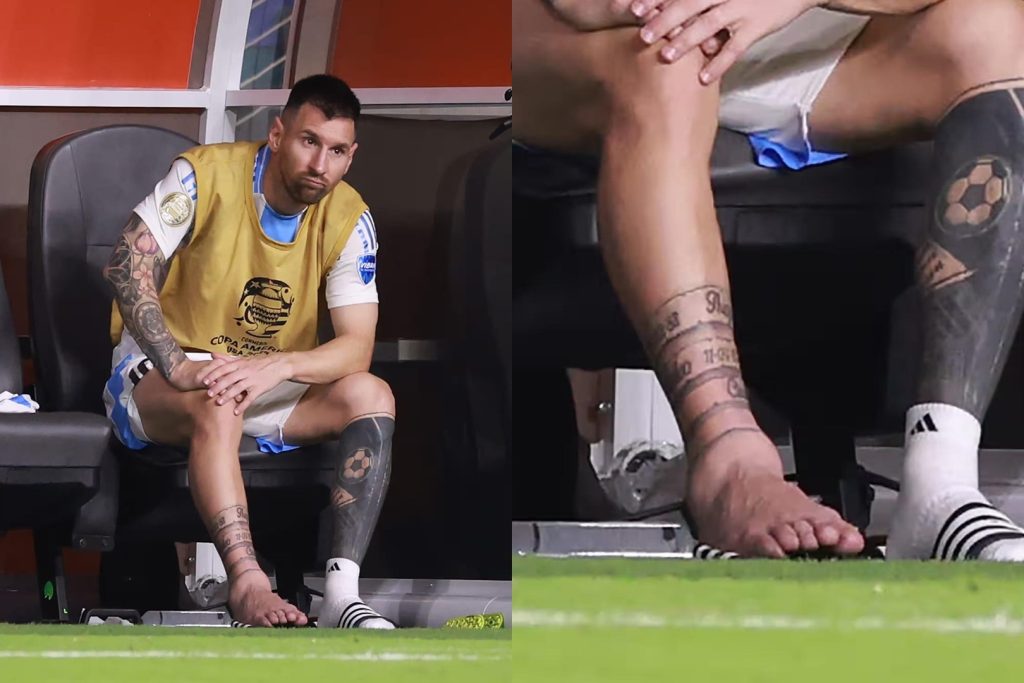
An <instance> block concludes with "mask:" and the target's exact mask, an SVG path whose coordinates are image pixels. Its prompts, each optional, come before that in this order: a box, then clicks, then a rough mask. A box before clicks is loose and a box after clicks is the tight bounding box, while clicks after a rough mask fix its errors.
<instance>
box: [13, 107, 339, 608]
mask: <svg viewBox="0 0 1024 683" xmlns="http://www.w3.org/2000/svg"><path fill="white" fill-rule="evenodd" d="M195 144H196V143H195V142H194V141H192V140H189V139H188V138H186V137H183V136H181V135H178V134H177V133H173V132H170V131H166V130H162V129H159V128H153V127H148V126H137V125H125V126H108V127H104V128H97V129H93V130H87V131H82V132H78V133H73V134H71V135H67V136H65V137H62V138H60V139H57V140H54V141H52V142H50V143H49V144H47V145H46V146H45V147H43V148H42V149H41V150H40V151H39V153H38V155H37V156H36V159H35V162H34V163H33V165H32V177H31V185H30V191H29V207H28V208H29V267H30V273H29V274H30V282H31V292H32V298H31V302H30V306H31V309H30V310H31V315H32V337H33V339H34V341H35V354H36V363H37V373H38V384H37V388H38V395H39V401H40V403H41V404H42V405H44V406H45V407H46V408H47V409H49V410H74V411H84V412H89V413H97V414H103V405H102V392H103V385H104V383H105V382H106V380H107V378H108V373H109V370H110V359H111V343H110V338H109V334H108V330H109V325H110V304H111V300H112V296H113V295H112V290H111V289H110V288H109V286H108V285H107V283H106V282H105V281H104V279H103V276H102V269H103V267H104V265H105V264H106V262H107V259H108V258H109V256H110V253H111V249H112V246H113V245H114V243H115V242H116V241H117V239H118V237H119V236H120V234H121V231H122V229H123V227H124V225H125V224H126V222H127V220H128V218H129V216H130V215H131V211H132V209H133V208H134V206H135V205H136V204H137V203H138V202H139V201H140V200H141V199H142V198H144V197H145V196H146V195H147V194H149V193H150V192H151V191H152V190H153V187H154V185H155V184H156V182H157V180H159V178H161V177H162V176H163V175H164V174H165V173H166V172H167V169H168V168H169V166H170V163H171V161H172V160H173V159H174V158H175V156H177V155H178V154H179V153H181V152H182V151H184V150H186V149H188V148H190V147H192V146H193V145H195ZM112 443H113V449H114V451H115V452H116V454H117V461H118V465H119V470H120V477H121V483H120V488H119V493H118V496H119V497H118V498H116V499H112V502H114V501H116V503H115V504H114V505H112V507H113V509H116V511H117V535H116V540H117V549H116V551H115V552H113V553H107V554H106V555H104V558H103V566H102V569H101V598H102V599H103V601H104V602H105V603H106V604H107V605H108V606H112V607H131V608H139V609H148V608H168V607H170V608H173V607H175V605H176V602H177V584H178V582H179V579H178V574H177V563H176V560H175V556H174V553H173V547H172V545H171V541H188V540H196V541H206V540H208V536H207V533H206V531H205V529H204V527H203V524H202V523H201V521H200V519H199V516H198V514H197V513H196V511H195V509H194V507H193V504H192V499H191V496H190V494H189V490H188V470H187V454H186V452H185V451H183V450H177V449H171V448H163V447H156V446H150V447H149V448H147V449H145V450H143V451H140V452H133V451H129V450H127V449H125V448H123V447H121V446H120V444H119V443H117V442H116V440H112ZM334 447H336V445H335V443H334V442H331V443H325V444H323V445H320V446H316V447H307V448H302V449H299V450H297V451H293V452H290V453H288V454H286V455H267V454H263V453H260V452H259V451H258V449H257V448H256V444H255V441H254V440H252V439H250V438H248V437H244V438H243V442H242V446H241V462H242V479H243V481H244V483H245V487H246V492H247V495H248V500H249V508H250V519H251V521H252V528H253V537H254V542H255V545H256V548H257V551H258V552H260V553H261V554H263V555H264V556H265V557H266V558H267V559H269V560H270V561H271V562H272V563H273V565H274V567H275V569H276V573H277V582H278V590H279V592H280V593H282V595H285V596H286V597H288V598H289V599H291V600H299V599H300V597H302V596H301V593H302V591H301V582H302V571H303V570H304V569H312V568H314V565H315V564H316V548H317V537H318V515H319V513H320V511H321V510H322V509H323V508H324V507H326V505H327V503H328V496H329V490H330V485H331V480H332V478H333V474H334V454H333V453H332V449H333V448H334ZM110 495H111V496H113V495H114V493H110Z"/></svg>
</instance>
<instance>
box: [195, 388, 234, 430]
mask: <svg viewBox="0 0 1024 683" xmlns="http://www.w3.org/2000/svg"><path fill="white" fill-rule="evenodd" d="M186 408H187V414H188V421H189V422H190V423H191V424H190V425H189V427H190V431H192V432H193V433H194V432H213V433H218V434H220V433H230V432H233V431H241V428H242V416H241V415H235V410H234V409H235V403H233V402H232V403H229V404H227V405H217V402H216V401H215V400H214V399H212V398H210V397H209V396H207V395H206V392H204V391H194V392H191V394H190V395H189V397H188V401H187V402H186Z"/></svg>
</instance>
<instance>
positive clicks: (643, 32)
mask: <svg viewBox="0 0 1024 683" xmlns="http://www.w3.org/2000/svg"><path fill="white" fill-rule="evenodd" d="M640 40H642V41H644V42H645V43H647V44H648V45H650V44H651V43H653V42H654V32H653V31H651V30H650V29H648V28H644V29H640Z"/></svg>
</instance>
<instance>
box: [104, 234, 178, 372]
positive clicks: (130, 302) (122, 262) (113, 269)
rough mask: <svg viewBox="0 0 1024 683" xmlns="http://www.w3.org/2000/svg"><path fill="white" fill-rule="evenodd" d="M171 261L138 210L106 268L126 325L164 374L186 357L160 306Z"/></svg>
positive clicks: (107, 277) (107, 276)
mask: <svg viewBox="0 0 1024 683" xmlns="http://www.w3.org/2000/svg"><path fill="white" fill-rule="evenodd" d="M168 270H169V264H168V263H167V260H166V259H165V258H164V256H163V254H162V253H161V251H160V245H159V244H157V241H156V239H155V238H154V237H153V234H152V233H151V232H150V231H149V228H148V227H147V226H146V224H145V223H143V222H142V219H140V218H139V217H138V216H137V215H136V214H132V217H131V220H130V221H129V222H128V225H127V226H125V229H124V231H123V232H122V233H121V237H120V239H119V240H118V242H117V244H115V245H114V251H113V253H112V254H111V256H110V260H109V261H108V262H107V267H106V268H105V269H104V272H103V274H104V277H105V278H106V279H107V282H109V283H110V284H111V286H113V288H114V297H115V300H116V301H117V308H118V311H119V312H120V313H121V318H122V320H123V321H124V325H125V327H126V328H127V329H128V331H129V332H130V333H131V335H132V336H133V337H134V338H135V340H136V341H138V342H139V346H140V347H141V348H142V350H143V352H144V353H145V354H146V355H147V356H148V357H149V358H150V360H152V361H153V364H154V365H155V366H156V367H157V369H158V370H159V371H160V374H162V375H163V376H164V377H169V376H170V374H171V372H172V371H173V370H174V368H176V367H177V366H178V365H180V364H181V363H182V362H183V361H184V360H185V353H184V352H183V351H182V350H181V347H180V346H179V345H178V343H177V342H176V341H175V340H174V338H173V337H172V336H171V333H170V331H169V330H168V329H167V324H166V322H165V321H164V316H163V311H162V309H161V308H160V294H159V292H160V290H161V289H162V288H163V286H164V283H165V282H166V281H167V272H168Z"/></svg>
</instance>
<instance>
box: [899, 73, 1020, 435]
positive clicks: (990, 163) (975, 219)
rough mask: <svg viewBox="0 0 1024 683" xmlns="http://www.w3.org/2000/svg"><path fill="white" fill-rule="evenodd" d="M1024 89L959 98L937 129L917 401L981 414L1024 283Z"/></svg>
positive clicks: (922, 268) (922, 276)
mask: <svg viewBox="0 0 1024 683" xmlns="http://www.w3.org/2000/svg"><path fill="white" fill-rule="evenodd" d="M1022 102H1024V89H1004V90H995V91H990V92H986V93H983V94H980V95H976V96H974V97H971V98H969V99H966V100H964V101H962V102H960V103H959V104H958V105H957V106H956V107H954V108H953V109H952V110H951V111H950V112H949V113H948V114H947V115H946V117H945V118H944V119H943V120H942V121H941V122H940V124H939V127H938V130H937V132H936V138H935V170H936V173H937V182H936V184H935V192H936V194H935V201H934V204H933V211H932V214H931V219H930V225H929V228H928V234H927V238H926V240H925V241H924V244H923V245H922V247H921V249H920V251H919V252H918V257H917V273H918V282H919V284H920V287H921V290H922V295H923V303H924V316H923V325H924V335H923V336H924V358H923V361H922V365H921V379H920V381H919V384H918V401H919V402H921V403H929V402H937V403H946V404H950V405H953V406H956V407H959V408H962V409H964V410H966V411H968V412H969V413H971V414H972V415H974V416H975V417H976V418H978V419H981V417H982V416H983V414H984V412H985V410H986V409H987V407H988V402H989V401H990V399H991V397H992V393H993V391H994V390H995V386H996V383H997V382H998V379H999V375H1000V374H1001V372H1002V368H1003V365H1004V363H1005V361H1006V355H1007V352H1008V350H1009V345H1010V341H1011V340H1012V338H1013V335H1014V333H1015V331H1016V329H1017V325H1018V323H1019V320H1020V314H1021V294H1022V289H1024V226H1022V224H1021V221H1022V207H1024V104H1022Z"/></svg>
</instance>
